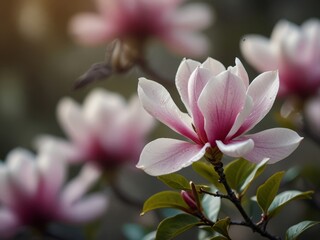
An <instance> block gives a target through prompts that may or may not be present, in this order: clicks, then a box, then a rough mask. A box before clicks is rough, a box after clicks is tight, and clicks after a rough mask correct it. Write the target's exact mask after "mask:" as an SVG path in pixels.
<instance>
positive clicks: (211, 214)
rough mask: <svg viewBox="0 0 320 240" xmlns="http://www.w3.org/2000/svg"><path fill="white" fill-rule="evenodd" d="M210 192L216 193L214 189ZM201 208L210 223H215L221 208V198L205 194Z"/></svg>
mask: <svg viewBox="0 0 320 240" xmlns="http://www.w3.org/2000/svg"><path fill="white" fill-rule="evenodd" d="M210 191H211V192H216V188H214V187H213V188H211V189H210ZM201 205H202V208H203V211H204V213H205V214H206V216H207V217H208V218H209V219H210V220H211V221H212V222H215V221H217V218H218V214H219V211H220V207H221V198H220V197H214V196H211V195H209V194H205V195H204V197H203V198H202V202H201Z"/></svg>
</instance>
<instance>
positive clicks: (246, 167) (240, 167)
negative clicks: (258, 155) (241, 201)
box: [225, 158, 268, 196]
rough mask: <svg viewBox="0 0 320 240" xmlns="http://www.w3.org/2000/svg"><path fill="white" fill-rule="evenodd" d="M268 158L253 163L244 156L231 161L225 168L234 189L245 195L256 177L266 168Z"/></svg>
mask: <svg viewBox="0 0 320 240" xmlns="http://www.w3.org/2000/svg"><path fill="white" fill-rule="evenodd" d="M267 162H268V159H265V160H263V161H261V162H260V163H259V164H254V163H251V162H249V161H247V160H245V159H243V158H240V159H237V160H235V161H233V162H231V163H229V164H228V165H227V166H226V168H225V174H226V178H227V181H228V183H229V185H230V187H231V188H232V189H234V190H235V191H236V192H237V193H238V194H240V195H241V196H243V195H244V194H245V192H246V191H247V189H248V188H249V187H250V185H251V183H252V181H253V180H254V179H256V178H257V177H258V176H259V175H260V174H261V173H262V172H263V170H264V169H265V167H266V164H267Z"/></svg>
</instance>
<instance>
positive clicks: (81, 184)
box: [61, 164, 101, 204]
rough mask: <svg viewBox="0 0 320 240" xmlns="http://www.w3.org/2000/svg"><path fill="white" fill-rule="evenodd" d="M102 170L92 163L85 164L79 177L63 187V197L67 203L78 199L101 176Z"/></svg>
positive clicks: (63, 200)
mask: <svg viewBox="0 0 320 240" xmlns="http://www.w3.org/2000/svg"><path fill="white" fill-rule="evenodd" d="M100 175H101V172H100V171H99V170H98V169H97V168H96V167H95V166H92V165H89V164H87V165H84V166H83V167H82V169H81V172H80V173H79V175H78V176H77V177H75V178H74V179H73V180H72V181H70V182H69V183H68V184H67V185H66V186H65V188H64V189H63V192H62V195H61V199H62V202H64V203H65V204H72V203H74V202H76V201H78V200H79V199H80V198H82V196H83V195H84V194H85V193H86V192H87V191H88V190H89V188H90V187H91V186H92V185H93V184H94V183H95V182H96V181H97V179H98V178H99V177H100Z"/></svg>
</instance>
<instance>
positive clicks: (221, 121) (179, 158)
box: [137, 58, 302, 175]
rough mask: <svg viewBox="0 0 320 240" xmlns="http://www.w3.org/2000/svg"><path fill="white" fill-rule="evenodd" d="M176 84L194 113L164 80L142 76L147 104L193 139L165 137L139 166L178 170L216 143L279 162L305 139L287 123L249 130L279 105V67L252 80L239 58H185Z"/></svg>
mask: <svg viewBox="0 0 320 240" xmlns="http://www.w3.org/2000/svg"><path fill="white" fill-rule="evenodd" d="M176 86H177V89H178V92H179V94H180V96H181V99H182V102H183V103H184V105H185V107H186V109H187V111H188V114H186V113H183V112H181V111H180V110H179V108H178V107H177V106H176V104H175V103H174V102H173V100H172V98H171V96H170V94H169V93H168V91H167V90H166V89H165V88H164V87H163V86H161V85H160V84H158V83H156V82H153V81H150V80H147V79H144V78H141V79H140V81H139V87H138V93H139V97H140V101H141V102H142V105H143V106H144V108H145V109H146V110H147V111H148V112H149V113H150V114H151V115H152V116H154V117H156V118H157V119H158V120H160V121H161V122H163V123H164V124H166V125H167V126H169V127H170V128H172V129H173V130H175V131H176V132H178V133H180V134H181V135H183V136H185V137H187V138H188V139H190V140H191V141H192V142H193V143H190V142H186V141H181V140H176V139H167V138H160V139H156V140H154V141H152V142H150V143H149V144H147V145H146V146H145V148H144V149H143V151H142V153H141V156H140V160H139V163H138V164H137V167H138V168H141V169H143V170H144V171H145V172H147V173H148V174H150V175H162V174H167V173H171V172H175V171H178V170H180V169H181V168H183V167H186V166H188V165H190V164H192V163H193V162H195V161H197V160H199V159H200V158H201V157H203V156H204V154H205V152H206V150H207V148H215V147H217V148H218V149H219V150H220V151H221V152H222V153H224V154H225V155H228V156H231V157H244V158H245V159H247V160H249V161H251V162H254V163H257V162H260V161H262V160H263V159H265V158H269V163H275V162H277V161H279V160H281V159H283V158H285V157H287V156H288V155H289V154H291V153H292V151H294V150H295V149H296V148H297V146H298V145H299V142H300V141H301V139H302V138H301V137H299V135H298V134H297V133H296V132H294V131H292V130H289V129H284V128H273V129H269V130H265V131H262V132H259V133H255V134H248V135H245V133H247V132H248V131H249V130H251V129H252V128H253V127H254V126H255V125H256V124H257V123H258V122H260V121H261V120H262V119H263V118H264V116H265V115H266V114H267V113H268V112H269V111H270V109H271V107H272V105H273V102H274V100H275V98H276V95H277V92H278V87H279V79H278V73H277V72H276V71H270V72H265V73H262V74H261V75H259V76H258V77H257V78H255V79H254V80H253V82H252V83H251V84H250V85H249V79H248V75H247V72H246V70H245V69H244V67H243V65H242V63H241V62H240V60H238V59H236V65H235V66H234V67H229V68H228V69H227V70H226V68H225V67H224V66H223V65H222V64H221V63H220V62H218V61H216V60H214V59H212V58H208V59H207V60H206V61H205V62H204V63H202V64H201V63H199V62H196V61H193V60H183V61H182V63H181V65H180V67H179V69H178V72H177V75H176Z"/></svg>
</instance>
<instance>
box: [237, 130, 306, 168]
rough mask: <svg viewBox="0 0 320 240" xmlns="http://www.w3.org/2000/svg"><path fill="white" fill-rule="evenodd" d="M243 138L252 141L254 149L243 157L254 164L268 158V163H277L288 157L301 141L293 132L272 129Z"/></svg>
mask: <svg viewBox="0 0 320 240" xmlns="http://www.w3.org/2000/svg"><path fill="white" fill-rule="evenodd" d="M244 137H245V138H246V139H252V140H253V141H254V148H253V150H252V151H251V152H249V153H248V154H246V155H244V156H243V157H244V158H245V159H247V160H249V161H251V162H254V163H258V162H261V161H262V160H263V159H264V158H270V160H269V162H268V163H275V162H278V161H280V160H282V159H284V158H286V157H287V156H289V155H290V154H291V153H292V152H293V151H294V150H295V149H296V148H297V147H298V146H299V144H300V142H301V140H302V139H303V138H302V137H300V136H299V135H298V134H297V133H296V132H295V131H292V130H290V129H286V128H272V129H268V130H265V131H262V132H259V133H256V134H251V135H246V136H244Z"/></svg>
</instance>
